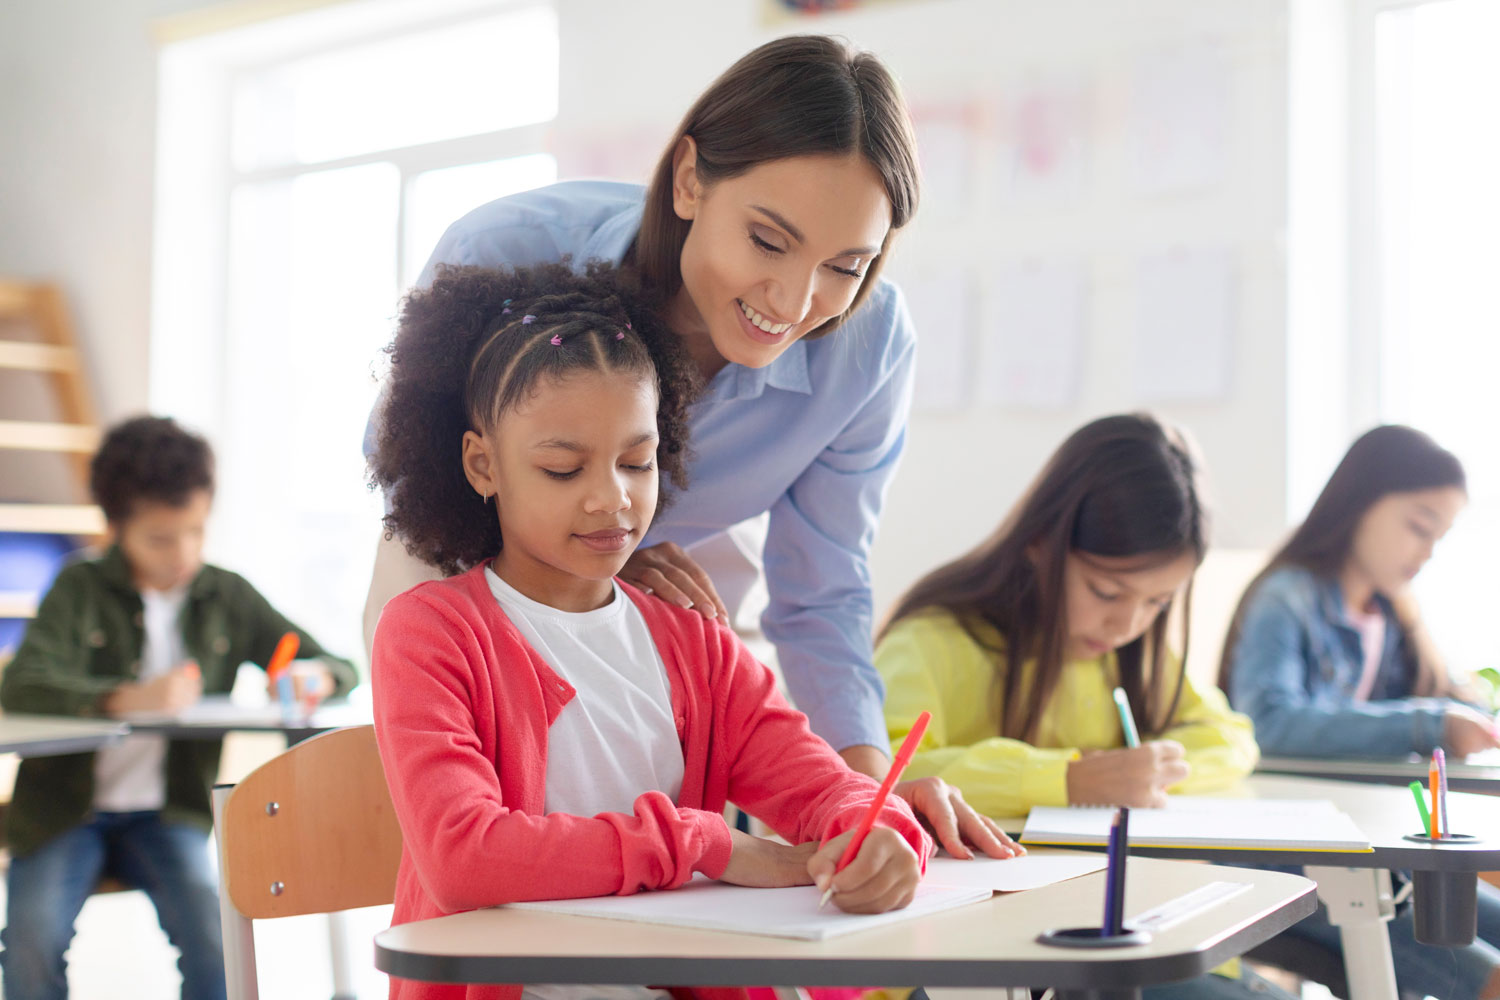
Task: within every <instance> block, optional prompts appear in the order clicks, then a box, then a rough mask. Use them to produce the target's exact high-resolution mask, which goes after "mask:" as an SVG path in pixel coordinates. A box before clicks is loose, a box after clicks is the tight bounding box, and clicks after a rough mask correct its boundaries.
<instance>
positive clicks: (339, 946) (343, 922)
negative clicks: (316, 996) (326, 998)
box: [328, 911, 357, 1000]
mask: <svg viewBox="0 0 1500 1000" xmlns="http://www.w3.org/2000/svg"><path fill="white" fill-rule="evenodd" d="M328 955H329V957H330V958H331V959H332V960H333V1000H357V998H356V997H355V995H354V968H353V966H351V965H350V964H349V917H348V914H346V913H344V912H343V911H337V912H334V913H330V914H328Z"/></svg>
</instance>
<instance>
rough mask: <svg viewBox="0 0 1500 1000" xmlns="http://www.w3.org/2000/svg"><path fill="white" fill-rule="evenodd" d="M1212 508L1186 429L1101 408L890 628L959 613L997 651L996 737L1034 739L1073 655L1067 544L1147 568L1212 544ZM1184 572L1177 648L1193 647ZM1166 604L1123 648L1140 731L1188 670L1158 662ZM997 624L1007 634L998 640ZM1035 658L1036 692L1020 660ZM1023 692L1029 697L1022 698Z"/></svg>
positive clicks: (1161, 722)
mask: <svg viewBox="0 0 1500 1000" xmlns="http://www.w3.org/2000/svg"><path fill="white" fill-rule="evenodd" d="M1207 520H1208V517H1207V511H1206V509H1205V506H1204V502H1203V498H1202V487H1201V484H1200V476H1199V472H1198V464H1197V463H1196V462H1195V461H1194V459H1193V457H1192V455H1191V453H1190V450H1189V448H1188V445H1187V443H1186V441H1185V440H1184V439H1183V438H1182V436H1181V435H1180V433H1178V432H1176V431H1173V430H1170V429H1169V428H1167V427H1166V426H1164V425H1163V424H1162V423H1161V422H1159V421H1158V420H1156V419H1155V418H1154V417H1152V416H1149V415H1147V414H1126V415H1121V416H1113V417H1103V418H1101V419H1099V420H1095V421H1093V422H1092V423H1090V424H1087V425H1085V426H1084V427H1082V428H1080V429H1079V430H1077V431H1075V432H1074V433H1073V435H1072V436H1071V437H1069V438H1068V439H1067V440H1066V441H1064V442H1063V444H1062V446H1061V447H1059V448H1058V449H1057V451H1056V453H1054V454H1053V456H1052V458H1051V459H1050V460H1049V461H1048V462H1047V465H1046V466H1045V467H1044V468H1043V469H1042V472H1041V474H1040V475H1039V476H1038V477H1037V479H1036V481H1035V482H1034V483H1032V484H1031V487H1030V488H1029V489H1028V490H1027V491H1026V493H1025V494H1024V495H1023V496H1022V497H1021V499H1020V500H1019V501H1018V502H1017V503H1016V506H1015V507H1014V508H1012V509H1011V511H1010V513H1009V514H1008V515H1007V516H1006V518H1005V520H1004V521H1002V522H1001V524H1000V527H999V528H997V529H996V531H995V533H994V534H993V535H991V536H990V537H989V538H988V539H987V540H986V541H984V542H982V543H980V545H979V546H978V547H977V548H975V549H973V550H972V551H970V552H968V553H967V554H965V555H963V556H960V557H959V558H957V559H955V560H954V561H953V562H950V563H948V564H947V565H946V566H941V567H939V568H937V569H935V570H933V571H932V572H931V573H929V574H928V575H927V576H926V577H924V578H923V579H921V580H919V581H918V582H917V584H916V585H915V586H913V587H912V588H911V590H909V591H908V592H907V593H906V595H905V596H904V597H902V598H901V600H900V601H899V602H897V604H896V608H895V610H894V611H893V612H892V613H891V617H890V619H889V621H888V622H887V624H886V626H885V629H884V630H882V632H884V631H889V629H890V627H891V625H893V624H895V623H896V622H897V621H899V620H900V619H902V618H905V617H908V616H910V615H915V614H918V613H920V612H923V611H927V610H942V611H946V612H948V613H950V614H952V615H953V616H954V617H955V618H956V619H958V622H959V624H960V625H962V626H963V628H964V631H966V632H967V633H968V634H969V637H970V638H971V639H973V640H974V642H976V643H978V644H979V645H981V646H983V647H985V648H988V649H990V650H991V651H992V652H993V653H994V654H995V686H996V693H997V696H998V698H999V699H1000V703H1001V705H1003V711H1001V712H999V713H997V714H998V715H999V720H998V721H999V732H1000V735H1001V736H1005V737H1009V738H1012V739H1019V740H1025V741H1026V742H1031V741H1033V740H1034V739H1035V736H1036V729H1037V725H1038V724H1039V722H1040V721H1041V718H1042V714H1043V712H1044V711H1045V710H1046V707H1047V704H1048V702H1050V701H1051V699H1052V694H1053V692H1054V691H1055V690H1056V689H1057V684H1058V681H1059V679H1060V677H1061V675H1062V669H1063V666H1064V663H1065V662H1066V661H1065V659H1064V657H1065V656H1066V651H1067V642H1068V623H1067V621H1066V617H1067V615H1066V610H1065V609H1066V601H1065V598H1064V589H1063V572H1064V565H1065V560H1066V558H1067V556H1068V554H1069V553H1077V554H1080V555H1083V556H1090V555H1092V556H1101V557H1105V558H1135V557H1146V559H1147V560H1149V561H1147V562H1144V563H1143V564H1142V566H1141V568H1146V567H1147V566H1152V565H1158V564H1161V563H1166V562H1170V561H1172V560H1174V559H1177V558H1179V557H1180V556H1182V555H1183V554H1184V553H1188V552H1190V553H1192V554H1193V557H1194V559H1195V560H1197V561H1199V562H1201V561H1202V559H1203V555H1204V553H1205V552H1206V551H1207V548H1208V527H1207ZM1191 601H1192V585H1191V583H1189V585H1188V588H1187V593H1186V595H1185V596H1184V602H1185V604H1187V605H1188V608H1185V609H1184V614H1183V645H1182V650H1181V653H1182V658H1183V662H1186V658H1187V638H1188V636H1187V618H1188V615H1187V613H1186V612H1187V610H1189V608H1190V606H1191ZM1171 611H1172V609H1171V605H1170V604H1169V605H1168V606H1167V607H1165V608H1163V609H1162V610H1161V612H1160V613H1159V614H1158V615H1157V616H1156V619H1155V621H1153V622H1152V624H1151V627H1150V628H1149V629H1148V630H1147V631H1146V633H1145V634H1144V635H1143V636H1141V637H1140V638H1139V639H1136V640H1135V641H1133V642H1130V643H1127V644H1126V645H1124V646H1122V647H1120V648H1119V649H1118V650H1117V651H1116V654H1115V655H1116V660H1117V662H1118V664H1119V671H1120V686H1121V687H1123V688H1124V689H1125V694H1126V696H1127V697H1128V698H1129V699H1130V709H1131V711H1132V712H1133V713H1134V715H1135V718H1136V720H1137V721H1138V722H1139V723H1140V724H1141V730H1142V732H1143V733H1147V734H1157V733H1160V732H1162V731H1163V730H1165V729H1167V728H1168V727H1169V726H1170V725H1171V720H1172V718H1173V716H1174V715H1175V714H1176V712H1177V703H1178V700H1179V699H1180V698H1181V695H1182V678H1183V671H1182V670H1180V669H1179V670H1178V671H1177V672H1176V676H1175V678H1169V677H1168V676H1167V671H1166V670H1165V668H1164V667H1163V663H1164V661H1165V652H1166V645H1167V643H1166V630H1167V621H1168V619H1169V618H1170V617H1171ZM996 633H998V634H999V636H1000V637H1001V639H1002V640H1003V642H1004V647H1003V648H999V647H997V646H996V645H995V643H994V641H993V636H994V635H995V634H996ZM1032 660H1035V661H1036V671H1035V673H1034V674H1033V677H1032V683H1031V686H1030V690H1029V691H1025V692H1023V690H1022V685H1023V674H1024V671H1023V670H1022V669H1021V666H1022V664H1024V663H1027V662H1029V661H1032ZM1023 693H1024V695H1025V696H1024V697H1023Z"/></svg>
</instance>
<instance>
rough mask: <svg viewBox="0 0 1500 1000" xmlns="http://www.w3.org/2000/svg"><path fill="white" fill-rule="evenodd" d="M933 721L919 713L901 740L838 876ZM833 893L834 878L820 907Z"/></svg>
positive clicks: (842, 858) (841, 860)
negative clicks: (899, 747)
mask: <svg viewBox="0 0 1500 1000" xmlns="http://www.w3.org/2000/svg"><path fill="white" fill-rule="evenodd" d="M931 720H932V713H931V712H923V713H922V714H921V715H919V716H917V721H916V722H915V723H913V724H912V727H911V732H909V733H907V734H906V739H904V740H902V741H901V749H900V750H897V751H896V759H895V760H893V761H891V769H890V770H889V771H887V772H886V775H885V780H884V781H882V782H881V783H880V790H879V791H878V792H876V793H875V800H874V801H873V802H871V803H870V810H869V812H867V813H865V818H864V819H862V820H860V821H859V826H857V827H855V828H854V836H853V838H851V839H850V841H849V844H848V846H846V847H845V848H844V853H843V855H842V856H840V858H839V863H838V864H837V865H835V866H834V868H833V873H834V874H835V875H837V874H838V873H839V872H841V871H843V870H844V869H845V868H847V867H848V866H849V862H851V861H853V860H854V856H855V855H857V854H858V853H859V848H860V845H861V844H863V843H864V842H865V837H866V836H868V835H869V833H870V828H871V827H873V826H874V825H875V817H876V816H879V815H880V810H882V809H884V808H885V800H886V799H887V798H888V797H889V796H890V794H891V789H892V788H895V787H896V782H897V781H899V780H901V772H902V771H904V770H906V765H907V764H909V763H911V758H912V754H914V753H916V752H917V744H919V743H921V742H922V734H923V733H925V732H926V731H927V723H928V722H930V721H931ZM832 895H833V883H832V881H831V880H830V882H829V884H828V889H827V890H826V891H825V892H824V893H823V898H822V899H820V900H819V901H818V908H819V909H822V907H823V904H824V903H827V902H828V899H829V897H830V896H832Z"/></svg>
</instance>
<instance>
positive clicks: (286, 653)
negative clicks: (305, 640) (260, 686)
mask: <svg viewBox="0 0 1500 1000" xmlns="http://www.w3.org/2000/svg"><path fill="white" fill-rule="evenodd" d="M301 645H302V640H301V639H299V638H297V633H296V632H288V633H287V634H286V635H284V636H282V637H281V641H280V642H278V643H277V644H276V651H275V652H273V653H272V654H271V662H270V663H267V664H266V677H268V678H270V679H271V680H273V681H274V680H275V679H276V675H277V674H279V673H281V672H282V671H283V670H285V669H286V665H287V664H288V663H291V662H292V660H294V659H296V657H297V648H298V647H299V646H301Z"/></svg>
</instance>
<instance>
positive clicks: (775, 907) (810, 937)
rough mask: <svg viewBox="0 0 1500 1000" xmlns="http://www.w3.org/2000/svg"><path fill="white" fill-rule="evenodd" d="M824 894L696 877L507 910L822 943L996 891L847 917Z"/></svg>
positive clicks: (935, 890)
mask: <svg viewBox="0 0 1500 1000" xmlns="http://www.w3.org/2000/svg"><path fill="white" fill-rule="evenodd" d="M821 895H822V893H820V892H819V891H818V889H817V887H816V886H810V885H799V886H793V887H791V888H787V889H748V888H745V887H744V886H738V885H730V884H728V883H727V882H716V881H714V880H713V879H710V878H706V877H704V876H702V875H698V876H695V877H694V878H693V880H692V881H690V882H688V883H687V884H686V885H684V886H683V887H682V888H680V889H668V890H663V891H661V892H638V893H636V894H635V895H633V896H597V897H593V898H590V899H556V900H545V901H538V902H534V903H512V904H510V905H511V906H512V907H514V908H516V909H521V910H545V911H547V912H549V913H571V914H574V915H577V916H583V917H605V918H608V919H611V920H634V921H638V922H641V923H647V924H671V925H674V926H679V927H697V928H701V929H705V930H715V931H734V932H737V933H741V934H765V935H769V936H771V937H785V938H800V939H802V940H806V941H820V940H822V939H824V938H830V937H836V936H837V935H840V934H849V933H852V932H854V931H863V930H869V929H870V928H872V927H884V926H885V925H887V924H894V923H899V922H900V921H903V920H911V919H912V918H914V917H920V916H923V915H925V914H928V913H937V912H939V911H941V910H949V909H953V908H954V907H958V906H967V905H969V904H970V903H977V902H980V901H981V900H986V899H989V898H990V896H991V890H989V889H985V888H966V887H962V886H944V885H933V884H929V883H928V882H923V883H922V884H921V885H919V886H917V894H916V898H915V899H913V900H912V902H911V905H910V906H908V907H906V908H905V909H904V910H892V911H890V912H889V913H876V914H853V913H845V912H844V911H843V910H840V909H839V908H838V907H837V906H835V905H834V904H833V903H832V902H830V903H829V904H828V905H827V906H825V907H823V909H821V910H819V909H818V898H819V897H820V896H821Z"/></svg>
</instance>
